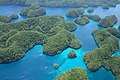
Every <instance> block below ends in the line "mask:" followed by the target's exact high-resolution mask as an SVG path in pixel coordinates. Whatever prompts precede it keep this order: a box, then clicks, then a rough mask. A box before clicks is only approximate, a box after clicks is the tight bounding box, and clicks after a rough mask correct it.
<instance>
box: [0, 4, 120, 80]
mask: <svg viewBox="0 0 120 80" xmlns="http://www.w3.org/2000/svg"><path fill="white" fill-rule="evenodd" d="M22 8H23V7H22V6H13V5H9V6H0V15H6V16H9V15H11V14H14V13H15V14H18V15H19V13H20V10H21V9H22ZM43 8H45V9H46V11H47V14H46V15H49V16H51V15H55V14H60V15H62V16H63V17H64V18H65V20H67V21H74V19H71V18H68V17H66V16H65V13H66V11H67V10H68V9H70V8H48V7H43ZM94 9H95V11H94V12H93V13H92V14H98V15H99V16H100V17H102V18H103V17H105V16H107V15H112V14H114V15H116V16H117V18H118V20H119V21H118V23H117V24H116V25H115V26H114V27H115V28H118V24H119V23H120V14H119V13H120V11H119V9H120V5H117V6H116V7H115V8H110V9H102V8H101V7H97V8H94ZM85 10H87V8H85ZM85 14H89V13H87V11H86V12H85ZM26 18H27V17H24V16H20V15H19V18H18V19H15V20H12V22H18V21H21V20H24V19H26ZM97 29H99V27H98V26H97V22H95V21H92V20H91V22H90V23H89V24H87V25H85V26H81V25H77V30H76V31H74V32H73V34H74V35H75V36H76V37H77V38H78V39H79V40H81V42H82V48H80V49H78V50H75V52H76V53H77V58H75V59H69V58H68V57H67V54H68V52H69V51H70V50H73V49H72V48H67V49H66V50H64V51H63V52H62V53H61V54H59V55H56V56H53V57H51V56H46V55H44V54H43V53H42V49H43V47H42V46H41V45H36V46H35V47H33V48H32V49H31V50H29V51H28V52H27V53H26V56H25V57H24V58H22V59H21V60H19V61H17V62H13V63H9V64H0V80H53V79H54V78H55V77H56V76H57V75H59V74H61V73H62V72H64V71H66V70H69V69H71V68H75V67H81V68H83V69H85V70H86V71H87V74H88V77H89V80H96V77H97V80H105V79H106V80H115V76H114V75H113V74H112V72H110V71H107V70H105V69H104V68H100V69H99V70H98V71H96V72H90V71H89V70H88V69H87V66H86V65H85V63H84V61H83V59H82V57H83V55H84V54H85V53H86V52H87V51H90V50H93V49H95V48H98V46H97V45H96V43H95V41H94V39H93V36H92V35H91V32H92V31H93V30H97ZM54 63H58V64H59V65H60V68H59V69H57V70H55V69H54V67H53V65H54Z"/></svg>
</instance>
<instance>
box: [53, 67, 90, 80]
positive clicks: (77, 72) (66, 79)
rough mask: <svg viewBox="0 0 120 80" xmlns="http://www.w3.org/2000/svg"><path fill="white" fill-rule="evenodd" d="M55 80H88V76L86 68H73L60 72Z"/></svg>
mask: <svg viewBox="0 0 120 80" xmlns="http://www.w3.org/2000/svg"><path fill="white" fill-rule="evenodd" d="M55 80H88V77H87V73H86V71H85V70H84V69H82V68H73V69H70V70H68V71H66V72H64V73H62V74H60V75H59V76H58V77H57V78H55Z"/></svg>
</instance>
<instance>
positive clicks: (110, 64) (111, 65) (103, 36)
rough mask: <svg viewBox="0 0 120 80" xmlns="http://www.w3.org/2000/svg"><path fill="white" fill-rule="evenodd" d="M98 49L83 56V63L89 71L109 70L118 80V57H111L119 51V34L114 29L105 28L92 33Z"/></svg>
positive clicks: (119, 59) (119, 74)
mask: <svg viewBox="0 0 120 80" xmlns="http://www.w3.org/2000/svg"><path fill="white" fill-rule="evenodd" d="M92 34H93V36H94V39H95V41H96V43H97V44H98V46H99V48H97V49H95V50H92V51H89V52H87V53H86V54H85V55H84V60H85V63H86V64H87V67H88V68H89V70H90V71H96V70H98V69H99V68H100V67H104V68H106V69H107V70H111V71H112V72H113V73H114V74H115V76H116V79H117V80H120V57H119V56H118V57H114V56H112V54H113V53H115V52H116V51H117V50H118V49H119V42H118V40H117V38H120V32H119V31H118V30H116V29H115V28H106V29H103V30H95V31H93V32H92Z"/></svg>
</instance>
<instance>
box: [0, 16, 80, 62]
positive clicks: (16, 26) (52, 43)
mask: <svg viewBox="0 0 120 80" xmlns="http://www.w3.org/2000/svg"><path fill="white" fill-rule="evenodd" d="M5 21H6V20H5ZM76 28H77V27H76V25H75V23H74V22H66V21H65V20H64V18H63V17H62V16H60V15H55V16H51V17H50V16H43V17H35V18H29V19H27V20H23V21H20V22H17V23H4V21H3V24H1V25H0V63H8V62H13V61H16V60H19V59H21V58H22V57H23V56H24V55H25V52H26V51H27V50H29V49H30V48H32V47H33V46H34V45H36V44H41V45H43V46H44V48H43V53H44V54H46V55H56V54H59V53H61V51H63V50H64V49H66V48H67V47H72V48H75V49H77V48H80V47H81V45H82V44H81V42H80V41H79V40H77V39H76V38H75V36H74V35H73V34H72V33H71V31H74V30H75V29H76Z"/></svg>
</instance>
